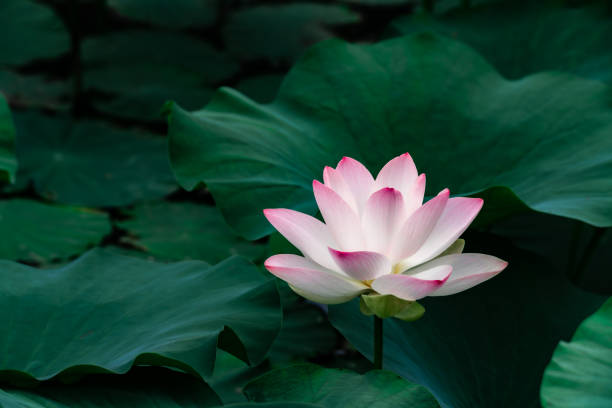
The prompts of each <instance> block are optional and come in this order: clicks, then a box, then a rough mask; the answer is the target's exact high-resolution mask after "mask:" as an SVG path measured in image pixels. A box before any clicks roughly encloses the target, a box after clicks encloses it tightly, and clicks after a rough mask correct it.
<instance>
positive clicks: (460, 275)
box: [409, 254, 508, 296]
mask: <svg viewBox="0 0 612 408" xmlns="http://www.w3.org/2000/svg"><path fill="white" fill-rule="evenodd" d="M439 265H451V266H452V267H453V273H452V274H451V276H450V278H449V279H448V280H447V281H446V283H445V284H444V285H442V286H441V287H440V288H439V289H437V290H436V291H435V292H433V293H431V294H430V295H429V296H446V295H452V294H455V293H458V292H462V291H464V290H466V289H469V288H471V287H472V286H476V285H478V284H479V283H482V282H484V281H486V280H488V279H491V278H492V277H494V276H495V275H497V274H498V273H500V272H501V271H503V270H504V269H505V268H506V266H508V262H505V261H502V260H501V259H499V258H496V257H494V256H491V255H485V254H454V255H446V256H441V257H439V258H436V259H434V260H431V261H429V262H427V263H425V264H423V265H421V266H418V267H417V268H414V269H413V270H411V271H409V272H413V271H414V272H419V271H420V270H423V269H429V268H433V267H436V266H439Z"/></svg>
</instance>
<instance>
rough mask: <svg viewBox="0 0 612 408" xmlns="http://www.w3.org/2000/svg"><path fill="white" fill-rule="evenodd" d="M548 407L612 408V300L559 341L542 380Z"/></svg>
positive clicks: (544, 398)
mask: <svg viewBox="0 0 612 408" xmlns="http://www.w3.org/2000/svg"><path fill="white" fill-rule="evenodd" d="M541 396H542V405H543V406H544V407H546V408H548V407H550V408H553V407H554V408H606V407H610V406H612V298H610V299H608V301H607V302H606V303H604V304H603V306H602V307H601V308H600V309H599V310H598V311H597V312H595V313H594V314H593V315H592V316H590V317H588V318H587V319H586V320H585V321H584V322H582V324H581V325H580V326H579V327H578V330H576V333H575V334H574V337H572V341H571V342H564V341H562V342H560V343H559V345H558V346H557V348H556V349H555V353H554V354H553V357H552V360H551V362H550V364H549V365H548V367H547V368H546V371H545V372H544V379H543V380H542V389H541Z"/></svg>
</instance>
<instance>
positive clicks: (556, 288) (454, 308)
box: [329, 232, 605, 408]
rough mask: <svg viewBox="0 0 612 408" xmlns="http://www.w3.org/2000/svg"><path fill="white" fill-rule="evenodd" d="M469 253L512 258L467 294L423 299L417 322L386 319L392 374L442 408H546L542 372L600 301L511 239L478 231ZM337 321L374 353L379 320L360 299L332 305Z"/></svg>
mask: <svg viewBox="0 0 612 408" xmlns="http://www.w3.org/2000/svg"><path fill="white" fill-rule="evenodd" d="M466 243H467V249H466V252H483V253H488V254H493V255H495V256H499V257H500V258H502V259H505V260H507V261H509V266H508V268H506V269H505V270H504V271H503V272H502V273H501V274H499V275H498V276H496V277H495V278H493V279H491V280H489V281H487V282H485V283H483V284H481V285H479V286H476V287H475V288H472V289H469V290H467V291H465V292H462V293H459V294H456V295H452V296H445V297H431V298H426V299H423V300H422V301H420V302H421V303H422V304H423V306H424V307H425V309H426V312H425V315H424V316H423V317H422V318H421V319H420V320H417V321H416V322H412V323H409V322H404V321H401V320H398V319H393V318H391V319H386V320H385V321H384V329H383V330H384V366H383V367H384V368H386V369H387V370H391V371H393V372H395V373H397V374H399V375H401V376H402V377H404V378H406V379H408V380H411V381H414V382H416V383H418V384H421V385H424V386H425V387H427V388H428V389H429V390H430V391H431V392H432V393H433V394H434V395H435V396H436V398H437V399H438V401H439V402H440V404H441V405H442V406H443V407H445V408H446V407H453V408H467V407H470V408H471V407H499V408H504V407H525V408H531V407H539V384H540V381H541V377H542V373H543V371H544V368H545V367H546V365H547V364H548V361H549V360H550V357H551V355H552V353H553V350H554V348H555V347H556V345H557V343H558V342H559V340H561V339H568V338H569V337H570V336H571V335H572V333H573V332H574V330H575V329H576V326H577V325H578V324H579V323H580V322H581V321H582V320H583V319H584V317H585V316H588V315H589V314H591V313H593V311H594V310H596V309H597V308H598V307H599V306H600V305H601V303H602V302H603V300H604V299H605V298H603V297H602V296H598V295H594V294H591V293H588V292H584V291H582V290H580V289H578V288H576V287H575V286H573V285H571V284H570V282H569V281H568V280H567V279H565V278H564V276H563V275H564V271H559V270H557V269H555V267H554V266H553V265H552V264H550V263H548V262H546V261H545V259H544V258H542V257H539V256H537V255H534V254H531V253H529V252H526V251H524V250H521V249H518V248H515V247H514V246H513V245H512V243H511V242H510V241H508V240H507V239H501V238H498V237H496V236H494V235H491V234H485V233H475V232H472V233H470V234H467V236H466ZM329 317H330V320H331V322H332V324H333V325H334V326H335V327H336V328H337V329H338V330H340V332H341V333H342V334H343V335H344V336H345V337H346V338H347V339H348V340H349V341H350V342H351V343H352V344H353V345H354V346H355V347H356V348H357V349H358V350H359V351H360V352H361V353H363V354H364V355H365V356H366V357H368V358H371V357H372V334H371V333H372V329H373V321H372V318H371V317H367V316H364V315H362V314H361V313H360V311H359V302H358V301H353V302H350V303H346V304H343V305H338V306H333V307H330V314H329Z"/></svg>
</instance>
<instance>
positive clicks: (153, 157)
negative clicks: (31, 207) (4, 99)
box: [15, 113, 176, 207]
mask: <svg viewBox="0 0 612 408" xmlns="http://www.w3.org/2000/svg"><path fill="white" fill-rule="evenodd" d="M15 121H16V124H17V157H18V159H19V162H20V168H19V176H18V179H21V181H24V180H31V181H33V184H34V188H35V189H36V191H37V192H38V193H39V194H40V195H42V196H43V197H45V198H47V199H50V200H54V201H59V202H63V203H67V204H74V205H85V206H92V207H93V206H120V205H128V204H131V203H133V202H137V201H144V200H150V199H156V198H160V197H163V196H165V195H166V194H168V193H170V192H171V191H173V190H175V189H176V184H175V182H174V180H173V177H172V173H171V171H170V168H169V165H168V158H167V154H168V153H167V142H166V140H165V139H164V138H160V137H154V136H152V135H150V134H145V133H142V132H136V131H128V130H123V129H118V128H114V127H110V126H108V125H107V124H104V123H102V122H96V121H81V122H73V121H71V120H70V119H68V118H63V117H62V118H55V117H48V116H42V115H38V114H35V113H34V114H33V113H21V114H18V115H15ZM18 182H19V180H18Z"/></svg>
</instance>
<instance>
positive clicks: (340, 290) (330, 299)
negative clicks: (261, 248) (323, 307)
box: [264, 254, 368, 304]
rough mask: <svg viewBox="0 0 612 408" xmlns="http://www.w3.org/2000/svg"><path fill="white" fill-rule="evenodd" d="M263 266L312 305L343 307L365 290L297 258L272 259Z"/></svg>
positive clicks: (288, 256)
mask: <svg viewBox="0 0 612 408" xmlns="http://www.w3.org/2000/svg"><path fill="white" fill-rule="evenodd" d="M264 265H265V267H266V269H267V270H268V271H270V273H272V274H273V275H275V276H277V277H279V278H280V279H282V280H284V281H285V282H287V283H288V284H289V285H291V287H292V288H294V290H295V291H296V292H297V293H299V294H300V295H302V296H304V297H306V298H307V299H310V300H312V301H314V302H319V303H327V304H336V303H343V302H346V301H349V300H351V299H352V298H354V297H355V296H357V295H359V294H360V293H362V292H364V291H366V290H368V287H367V286H366V285H364V284H363V283H361V282H359V281H357V280H354V279H351V278H348V277H345V276H342V275H340V274H338V273H336V272H333V271H330V270H326V269H324V268H322V267H321V266H320V265H317V264H316V263H314V262H312V261H309V260H308V259H306V258H303V257H301V256H298V255H289V254H280V255H274V256H272V257H270V258H268V259H267V260H266V262H265V263H264Z"/></svg>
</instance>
